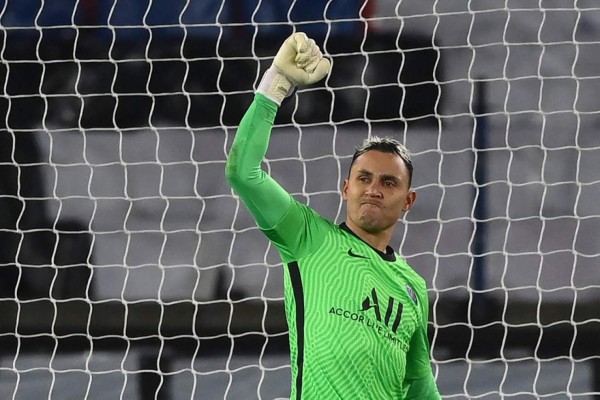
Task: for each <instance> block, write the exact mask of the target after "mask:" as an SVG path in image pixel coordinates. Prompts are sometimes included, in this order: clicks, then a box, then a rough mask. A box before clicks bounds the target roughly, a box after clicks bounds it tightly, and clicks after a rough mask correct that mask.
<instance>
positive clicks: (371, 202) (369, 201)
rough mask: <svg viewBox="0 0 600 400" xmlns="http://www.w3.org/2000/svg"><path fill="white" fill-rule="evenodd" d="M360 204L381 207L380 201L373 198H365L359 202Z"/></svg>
mask: <svg viewBox="0 0 600 400" xmlns="http://www.w3.org/2000/svg"><path fill="white" fill-rule="evenodd" d="M360 205H361V206H374V207H377V208H382V206H381V203H379V202H377V201H373V200H366V201H363V202H361V203H360Z"/></svg>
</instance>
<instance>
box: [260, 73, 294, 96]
mask: <svg viewBox="0 0 600 400" xmlns="http://www.w3.org/2000/svg"><path fill="white" fill-rule="evenodd" d="M294 88H295V87H294V84H293V83H292V81H290V80H289V79H288V78H287V77H286V76H285V75H284V74H282V73H281V72H279V70H278V69H277V67H275V66H271V67H270V68H269V69H268V70H266V71H265V74H264V75H263V77H262V79H261V81H260V83H259V85H258V88H257V90H256V91H257V92H258V93H260V94H262V95H265V96H266V97H267V98H269V99H270V100H273V101H274V102H275V103H277V105H279V106H280V105H281V102H282V101H283V99H285V98H286V97H288V96H289V95H291V94H292V92H293V91H294Z"/></svg>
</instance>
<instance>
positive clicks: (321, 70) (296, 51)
mask: <svg viewBox="0 0 600 400" xmlns="http://www.w3.org/2000/svg"><path fill="white" fill-rule="evenodd" d="M330 69H331V63H330V62H329V60H328V59H327V58H324V57H323V54H322V53H321V50H320V49H319V46H317V44H316V43H315V41H314V40H313V39H310V38H309V37H308V36H306V34H305V33H303V32H298V33H294V34H292V35H291V36H290V37H288V38H287V39H286V40H285V42H283V44H282V45H281V47H280V48H279V51H278V52H277V55H276V56H275V59H274V60H273V64H272V65H271V67H270V68H269V69H268V70H267V71H266V72H265V74H264V75H263V77H262V80H261V82H260V84H259V85H258V89H257V92H258V93H261V94H263V95H265V96H267V97H268V98H269V99H271V100H273V101H274V102H276V103H277V104H278V105H281V102H282V101H283V99H285V98H286V97H287V96H289V95H290V94H292V92H293V91H294V87H295V86H305V85H311V84H313V83H316V82H318V81H320V80H321V79H323V77H325V75H327V74H328V73H329V70H330Z"/></svg>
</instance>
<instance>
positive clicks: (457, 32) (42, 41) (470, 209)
mask: <svg viewBox="0 0 600 400" xmlns="http://www.w3.org/2000/svg"><path fill="white" fill-rule="evenodd" d="M0 5H1V7H0V10H1V11H0V35H1V38H2V47H1V52H0V58H1V60H2V63H1V64H0V77H2V83H3V85H2V96H1V97H0V110H1V111H2V117H3V118H0V121H1V122H0V123H1V124H2V127H1V129H0V210H2V211H1V213H0V243H1V248H0V315H1V316H2V317H1V318H0V342H1V343H0V349H1V350H0V398H2V399H5V398H7V399H9V398H10V399H23V400H25V399H36V400H37V399H83V398H89V399H92V398H93V399H115V398H123V399H154V398H156V399H251V398H260V399H272V398H277V397H286V396H287V395H288V394H289V359H288V358H287V337H286V326H285V321H284V316H283V310H282V300H283V287H282V285H283V282H282V271H281V265H280V261H279V258H278V256H277V254H276V252H275V251H274V250H273V248H271V247H270V246H269V244H268V242H267V241H266V239H265V238H264V237H263V236H262V234H261V233H260V232H259V231H258V230H257V229H256V228H255V226H254V223H253V221H252V220H251V218H250V216H249V215H248V214H247V212H246V211H245V209H244V208H243V207H242V206H241V205H240V204H239V202H238V200H237V198H236V197H235V196H233V195H232V192H231V190H230V189H229V188H228V186H227V184H226V182H225V180H224V163H225V157H226V153H227V149H228V148H229V146H230V145H231V142H232V140H233V137H234V134H235V129H236V126H237V124H238V122H239V120H240V118H241V116H242V115H243V112H244V111H245V109H246V107H247V106H248V105H249V104H250V101H251V99H252V96H253V89H254V87H256V85H257V83H258V81H259V79H260V76H261V74H262V71H264V69H265V68H266V67H267V66H268V65H269V64H270V62H271V59H272V57H273V56H274V54H275V53H276V51H277V48H278V47H279V45H280V43H281V42H282V41H283V40H284V38H285V37H287V35H289V34H290V33H291V32H292V31H293V30H294V29H295V30H300V31H305V32H307V33H308V34H309V35H310V36H312V37H314V38H315V39H316V41H317V42H318V43H319V44H320V45H321V47H322V49H323V50H324V53H325V54H326V55H328V56H329V57H330V58H331V59H332V60H333V71H332V74H331V76H330V77H329V78H327V80H326V81H324V82H323V83H321V84H319V85H317V86H315V87H310V88H305V89H302V90H299V91H298V92H297V93H296V95H294V96H293V97H292V98H291V99H288V100H287V101H286V103H285V104H284V105H283V107H282V109H281V111H280V114H279V116H278V119H277V127H276V129H275V133H274V135H273V139H272V143H271V146H270V150H269V154H268V160H267V161H266V163H265V166H266V168H268V170H269V171H270V172H271V173H272V174H273V175H274V176H275V178H276V179H278V180H279V181H280V182H282V183H283V184H284V186H285V187H286V188H287V189H288V190H289V191H290V192H291V193H293V194H294V195H295V196H297V197H298V198H299V199H302V200H304V201H306V202H308V203H309V204H310V205H311V206H313V207H314V208H315V209H317V210H318V211H320V212H321V213H322V214H324V215H325V216H328V217H330V218H331V219H334V220H336V221H337V222H341V221H342V220H343V217H344V215H345V211H344V208H343V204H342V202H341V199H340V196H339V187H340V186H341V183H342V180H343V179H344V177H345V175H346V173H347V168H348V165H349V161H350V157H351V155H352V153H353V151H354V146H355V145H357V144H358V143H360V142H361V141H362V139H363V138H364V137H366V136H367V135H371V134H377V135H394V136H396V137H398V138H399V139H401V140H403V141H405V142H406V144H407V145H408V146H409V147H410V148H411V149H412V150H413V152H414V153H415V177H414V185H415V188H416V190H417V192H418V201H417V203H416V206H415V208H414V209H413V210H412V211H411V212H410V213H409V215H407V217H406V221H405V223H404V224H403V226H402V227H401V228H400V229H399V230H398V232H397V235H396V236H395V237H394V242H393V244H394V247H396V248H398V249H399V252H400V253H401V254H402V255H403V256H404V257H405V258H406V259H407V260H408V261H409V263H410V264H411V265H412V266H413V267H414V268H415V269H416V270H417V271H418V272H419V273H420V274H421V275H422V276H423V277H424V278H425V279H426V281H427V283H428V286H429V288H430V299H431V306H432V312H431V326H430V328H431V329H430V333H431V339H432V355H433V364H434V369H435V372H436V374H437V379H438V385H439V387H440V391H441V392H442V394H443V395H444V397H445V398H452V399H464V398H482V399H500V398H514V399H531V398H548V399H566V398H569V399H571V398H577V399H593V398H600V345H599V342H598V340H597V337H598V334H600V312H599V311H598V305H597V304H598V301H599V300H600V268H599V267H598V261H599V258H600V240H599V237H598V232H600V202H599V201H598V199H599V198H600V179H599V178H598V171H600V134H599V132H598V127H599V122H600V120H599V110H600V97H599V96H598V92H599V90H600V67H599V66H600V64H599V63H598V56H597V55H598V50H599V49H600V7H599V6H598V4H597V2H595V1H592V0H589V1H576V0H572V1H568V0H560V1H559V0H556V1H548V0H543V1H539V2H531V1H526V0H521V1H514V0H503V1H499V0H486V1H468V0H453V1H451V2H446V1H434V0H402V1H395V0H369V1H367V2H363V1H362V0H352V1H351V0H345V1H341V0H340V1H325V0H295V1H292V0H277V1H275V0H273V1H260V0H202V1H196V0H189V1H186V0H169V1H166V0H127V1H125V0H62V1H48V0H45V1H44V0H0Z"/></svg>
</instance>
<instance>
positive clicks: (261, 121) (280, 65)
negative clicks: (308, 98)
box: [225, 33, 330, 230]
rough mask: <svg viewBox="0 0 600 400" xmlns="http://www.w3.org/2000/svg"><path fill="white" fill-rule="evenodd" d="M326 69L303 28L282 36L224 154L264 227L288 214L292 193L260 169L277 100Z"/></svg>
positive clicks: (233, 181) (233, 180)
mask: <svg viewBox="0 0 600 400" xmlns="http://www.w3.org/2000/svg"><path fill="white" fill-rule="evenodd" d="M329 69H330V63H329V60H327V59H326V58H323V55H322V54H321V51H320V50H319V47H318V46H317V45H316V44H315V42H314V41H313V40H312V39H309V38H308V37H307V36H306V35H305V34H304V33H295V34H293V35H291V36H290V37H289V38H287V39H286V40H285V42H284V43H283V45H282V46H281V48H280V49H279V52H278V53H277V55H276V56H275V60H274V61H273V65H272V66H271V67H270V68H269V69H268V70H267V71H266V72H265V74H264V76H263V79H262V80H261V83H260V85H259V87H258V90H257V94H256V96H255V98H254V101H253V102H252V104H251V105H250V108H249V109H248V111H246V114H245V115H244V117H243V118H242V121H241V122H240V126H239V128H238V130H237V134H236V137H235V140H234V141H233V145H232V147H231V151H230V152H229V156H228V157H227V165H226V170H225V173H226V177H227V180H228V182H229V184H230V185H231V187H232V188H233V189H234V191H235V192H236V193H237V194H238V195H239V196H240V198H241V199H242V201H243V202H244V204H245V205H246V207H248V210H249V211H250V213H251V214H252V216H253V217H254V218H255V220H256V223H257V224H258V226H259V227H260V228H262V229H265V230H267V229H271V228H273V227H274V226H275V225H276V224H277V223H278V222H279V221H281V219H282V218H283V217H284V216H285V215H286V213H287V212H288V210H289V207H290V206H291V204H292V198H291V196H290V195H289V194H288V193H287V192H286V191H285V190H284V189H283V188H282V187H281V186H279V184H277V182H275V181H274V180H273V179H272V178H271V177H270V176H269V175H267V174H266V173H265V172H264V171H263V170H262V169H261V162H262V160H263V158H264V156H265V154H266V152H267V148H268V145H269V138H270V135H271V130H272V128H273V122H274V120H275V115H276V114H277V110H278V108H279V106H280V105H281V102H282V101H283V100H284V99H285V98H286V97H287V96H288V95H289V94H291V93H292V92H293V90H294V87H295V86H298V85H310V84H312V83H315V82H317V81H319V80H321V79H322V78H323V77H324V76H325V75H327V73H328V72H329Z"/></svg>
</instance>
